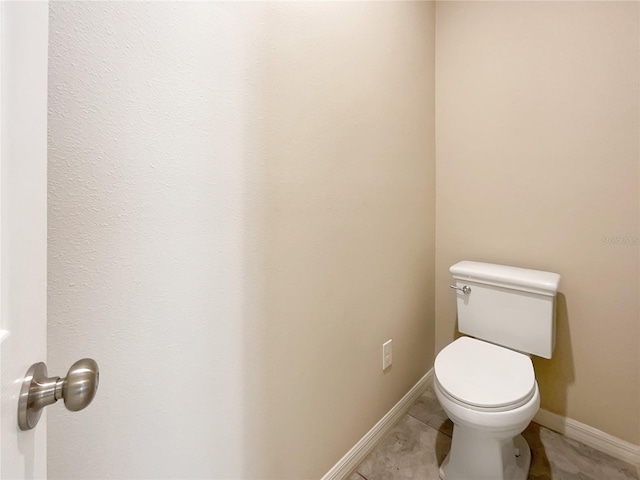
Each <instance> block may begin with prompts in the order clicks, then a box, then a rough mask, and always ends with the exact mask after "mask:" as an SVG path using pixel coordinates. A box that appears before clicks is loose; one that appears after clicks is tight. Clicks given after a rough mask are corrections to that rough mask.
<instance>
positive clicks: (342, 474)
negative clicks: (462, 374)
mask: <svg viewBox="0 0 640 480" xmlns="http://www.w3.org/2000/svg"><path fill="white" fill-rule="evenodd" d="M432 380H433V369H431V370H429V371H428V372H427V373H425V375H424V377H422V378H421V379H420V380H418V383H416V384H415V385H414V386H413V387H412V388H411V390H409V391H408V392H407V394H406V395H405V396H404V397H402V398H401V399H400V401H399V402H398V403H396V404H395V405H394V406H393V408H391V410H389V411H388V412H387V414H386V415H385V416H384V417H382V419H380V421H379V422H378V423H376V424H375V425H374V426H373V428H371V430H369V431H368V432H367V433H366V434H365V436H364V437H362V438H361V439H360V440H359V441H358V443H356V444H355V445H354V446H353V448H352V449H351V450H349V451H348V452H347V453H346V454H345V456H344V457H342V458H341V459H340V460H339V461H338V463H336V464H335V465H334V466H333V468H331V470H329V471H328V472H327V473H326V474H325V475H324V477H322V480H344V479H345V478H347V475H349V474H350V473H351V472H353V470H354V469H355V468H356V467H357V466H358V465H360V463H361V462H362V461H363V460H364V459H365V457H366V456H367V455H369V453H371V451H372V450H373V449H374V448H375V446H376V445H377V444H378V442H379V441H380V440H382V438H383V437H384V436H385V435H386V434H387V432H388V431H389V430H391V429H392V428H393V427H394V426H395V425H396V424H397V423H398V422H399V421H400V420H401V419H402V417H403V416H404V415H405V414H406V413H407V410H409V408H410V407H411V405H413V404H414V402H415V401H416V400H417V399H418V398H419V397H420V395H422V394H423V393H424V391H425V390H426V389H427V387H428V386H429V385H431V382H432Z"/></svg>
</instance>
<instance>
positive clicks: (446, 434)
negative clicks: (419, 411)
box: [407, 412, 451, 438]
mask: <svg viewBox="0 0 640 480" xmlns="http://www.w3.org/2000/svg"><path fill="white" fill-rule="evenodd" d="M407 415H408V416H410V417H411V418H415V419H416V420H418V421H419V422H421V423H424V424H425V425H426V426H427V427H429V428H433V429H434V430H436V431H438V432H440V433H441V434H443V435H444V436H446V437H449V438H451V435H449V434H448V433H447V432H445V431H443V430H441V429H439V428H437V427H434V426H433V425H431V424H429V423H427V422H425V421H424V420H420V419H419V418H418V417H414V416H413V415H411V414H410V413H409V412H407Z"/></svg>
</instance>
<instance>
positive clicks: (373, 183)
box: [244, 2, 435, 479]
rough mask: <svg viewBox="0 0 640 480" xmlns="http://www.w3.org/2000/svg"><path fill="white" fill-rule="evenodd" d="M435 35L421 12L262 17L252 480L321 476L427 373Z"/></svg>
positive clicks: (358, 7) (366, 5) (349, 8)
mask: <svg viewBox="0 0 640 480" xmlns="http://www.w3.org/2000/svg"><path fill="white" fill-rule="evenodd" d="M434 20H435V10H434V4H433V3H432V2H425V3H420V2H410V3H392V2H382V3H377V2H328V3H317V4H315V3H313V4H306V3H304V2H300V3H297V4H295V5H294V4H278V3H274V4H273V8H271V9H270V10H269V13H268V16H267V17H266V25H268V26H269V27H268V31H266V32H265V35H264V44H263V45H264V51H265V52H266V54H265V56H264V60H263V61H264V67H265V73H266V74H265V78H266V82H265V83H264V85H263V86H262V92H261V94H260V101H261V104H262V106H263V108H264V117H263V119H262V120H261V121H260V122H259V123H260V126H259V132H260V135H261V137H262V142H261V144H262V147H263V148H264V150H263V152H262V155H261V160H260V162H259V165H255V166H252V169H253V170H254V172H251V174H252V175H255V176H256V178H255V182H256V185H258V186H259V190H258V191H257V192H256V196H255V201H256V205H257V206H258V207H259V208H258V209H257V210H256V211H255V212H254V215H255V216H256V217H255V221H256V225H255V226H254V228H255V231H256V233H257V234H258V235H260V236H261V237H262V238H263V239H264V241H263V242H261V243H260V245H259V246H258V248H257V250H252V251H254V255H255V257H254V258H253V259H252V260H251V261H250V262H249V264H248V265H249V272H254V273H255V274H256V275H257V277H258V278H259V279H260V281H258V282H255V283H253V284H252V287H253V288H252V289H251V296H255V297H257V298H258V299H259V300H260V302H259V303H255V304H254V308H255V310H253V311H252V313H251V314H250V315H249V316H248V319H247V320H248V323H247V327H248V331H249V332H250V333H251V336H249V337H248V339H247V342H248V343H247V347H246V348H245V349H244V350H245V351H246V352H248V353H249V355H250V356H249V362H248V364H247V366H246V370H245V375H246V376H247V378H248V379H249V382H248V383H247V385H248V386H249V388H248V390H247V393H246V397H247V398H252V399H262V400H261V401H260V402H257V404H256V405H255V406H254V407H255V408H254V409H253V410H251V413H252V414H254V416H249V417H248V418H247V425H248V427H249V428H252V426H253V425H259V426H260V428H261V430H260V431H259V432H258V435H257V436H256V437H254V438H249V439H248V441H249V450H250V451H252V452H256V457H257V456H258V455H261V456H262V457H263V458H262V459H261V461H258V462H256V463H255V464H253V465H252V466H251V467H252V468H251V469H250V471H249V473H250V475H253V476H255V477H256V478H264V477H265V476H268V477H269V478H292V479H300V478H318V477H320V476H322V474H324V473H325V472H326V471H328V470H329V468H330V467H331V466H333V465H334V464H335V463H336V462H337V461H338V460H339V459H340V458H341V457H342V456H343V455H344V454H345V453H346V452H347V451H348V450H349V449H350V448H351V447H352V446H353V445H354V444H355V443H356V442H357V441H358V440H359V439H360V438H361V437H362V436H363V435H364V434H365V433H366V432H367V431H368V430H369V429H370V428H371V427H372V426H373V425H374V424H375V423H376V422H377V421H378V420H379V419H380V418H381V417H382V416H383V415H384V414H385V413H386V412H387V411H388V410H389V409H390V408H391V407H392V406H393V405H394V404H395V403H396V402H397V401H398V400H399V399H400V398H401V397H402V396H403V395H404V394H405V393H406V392H407V391H408V390H409V389H410V388H411V387H412V386H413V385H414V384H415V383H416V381H417V380H418V379H419V378H420V377H421V376H422V375H423V374H424V373H425V372H426V371H427V370H428V369H429V368H430V367H431V365H432V363H433V338H434V298H433V295H434V291H433V277H434V271H435V262H434V243H435V232H434V228H435V170H434V168H435V151H434V148H435V142H434V121H435V118H434V78H435V77H434V64H435V63H434V62H435V60H434V37H435V25H434ZM251 275H253V273H251ZM388 338H393V345H394V361H393V362H394V363H393V366H392V367H391V369H390V370H389V371H387V372H385V373H383V372H382V371H381V347H382V343H383V342H384V341H385V340H386V339H388Z"/></svg>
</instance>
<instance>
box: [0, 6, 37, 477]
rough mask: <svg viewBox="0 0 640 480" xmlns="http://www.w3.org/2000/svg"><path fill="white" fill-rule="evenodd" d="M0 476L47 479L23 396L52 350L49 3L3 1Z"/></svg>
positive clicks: (0, 26) (0, 11)
mask: <svg viewBox="0 0 640 480" xmlns="http://www.w3.org/2000/svg"><path fill="white" fill-rule="evenodd" d="M0 20H1V22H0V45H1V50H0V57H1V61H2V63H1V67H0V71H1V77H0V86H1V89H2V95H1V97H0V109H1V111H2V117H1V120H0V122H1V123H0V130H1V132H2V135H1V140H0V148H1V150H0V152H1V153H0V164H1V170H0V199H1V200H0V249H1V254H0V269H1V272H2V273H1V276H0V291H1V295H0V368H1V372H2V373H1V398H0V400H1V403H0V414H1V417H2V422H1V430H0V457H1V463H0V478H3V479H4V478H12V479H13V478H17V479H20V478H44V477H45V476H46V435H47V432H46V418H45V417H44V415H46V413H45V414H44V415H43V417H42V418H41V419H40V422H39V424H38V426H37V428H34V429H31V430H28V431H20V430H19V428H18V422H17V406H18V395H19V392H20V387H21V382H22V378H23V377H24V375H25V372H26V371H27V369H28V368H29V366H30V365H31V364H33V363H35V362H44V361H45V360H46V353H47V349H46V347H47V325H46V306H47V297H46V295H47V48H48V47H47V37H48V4H47V2H17V1H16V2H1V3H0Z"/></svg>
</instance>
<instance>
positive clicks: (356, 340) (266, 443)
mask: <svg viewBox="0 0 640 480" xmlns="http://www.w3.org/2000/svg"><path fill="white" fill-rule="evenodd" d="M434 20H435V10H434V4H433V3H432V2H424V3H423V2H410V3H405V2H397V3H396V2H262V3H261V2H68V3H67V2H52V3H51V18H50V24H51V37H50V45H49V57H50V69H49V252H48V253H49V277H48V283H49V306H48V308H49V330H48V333H49V359H48V360H49V367H50V371H52V372H64V371H66V368H68V366H69V365H70V364H71V363H72V362H73V361H74V360H75V359H77V358H79V357H81V356H85V355H86V356H92V357H95V358H96V359H97V360H98V362H99V364H100V367H101V385H100V392H99V393H98V396H97V398H96V400H95V402H94V403H93V404H92V405H91V407H90V408H89V409H87V410H86V411H85V412H81V413H80V414H77V415H73V416H69V415H66V414H65V412H64V409H56V411H55V412H53V411H52V412H50V422H49V424H50V429H49V439H50V442H49V447H50V451H49V470H50V475H49V476H50V478H132V477H135V478H225V479H230V478H260V479H267V478H273V479H287V478H289V479H296V480H299V479H311V478H320V477H321V476H322V475H324V474H325V473H326V472H327V471H328V470H329V469H330V468H331V467H332V466H333V465H334V464H335V463H336V462H337V461H338V460H339V459H340V458H341V457H342V456H343V455H344V454H345V453H346V452H347V451H348V450H349V449H350V448H351V447H352V446H353V445H354V444H355V443H356V442H357V441H358V440H359V439H360V438H361V437H362V436H363V435H364V434H365V433H366V432H367V431H368V430H369V429H370V428H371V427H372V426H373V425H374V424H375V423H376V422H377V421H378V420H379V419H380V418H381V417H382V416H383V415H384V414H385V413H386V412H387V411H388V410H389V409H390V408H391V407H392V406H393V405H394V404H395V403H396V402H397V401H398V400H399V399H400V398H401V397H402V396H403V395H404V394H405V393H406V392H407V391H408V390H409V389H410V388H411V387H412V386H413V385H414V384H415V383H416V381H417V380H418V379H420V377H421V376H422V375H423V374H424V373H425V372H426V371H427V370H428V369H429V368H430V367H431V365H432V363H433V348H434V347H433V338H434V291H433V283H434V280H433V277H434V271H435V259H434V244H435V233H434V228H435V170H434V168H435V151H434V148H435V140H434V122H435V118H434V80H435V77H434V64H435V63H434V62H435V60H434V53H435V50H434V48H435V47H434V38H435V24H434ZM388 338H393V341H394V362H393V366H392V367H391V369H390V370H388V371H387V372H385V373H383V372H382V371H381V361H382V358H381V357H382V354H381V351H382V343H383V342H384V341H385V340H387V339H388ZM62 437H64V439H65V441H64V442H59V441H58V439H59V438H62ZM72 455H73V456H74V458H81V459H82V461H81V462H69V461H67V460H68V459H69V458H71V456H72Z"/></svg>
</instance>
